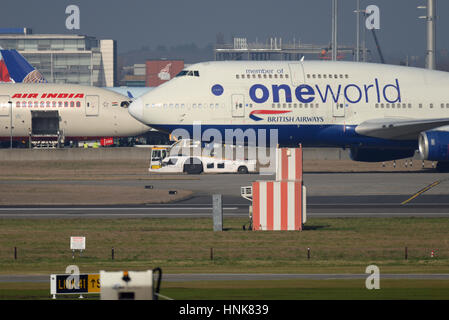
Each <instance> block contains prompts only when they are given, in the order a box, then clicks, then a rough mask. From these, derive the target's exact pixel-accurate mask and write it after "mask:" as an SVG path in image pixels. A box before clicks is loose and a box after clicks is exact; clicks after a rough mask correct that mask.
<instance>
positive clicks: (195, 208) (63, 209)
mask: <svg viewBox="0 0 449 320" xmlns="http://www.w3.org/2000/svg"><path fill="white" fill-rule="evenodd" d="M212 209H213V208H212V207H205V208H199V207H181V208H172V207H145V208H142V207H138V208H133V207H123V208H118V207H110V208H107V207H92V208H90V207H86V208H79V207H78V208H71V207H51V208H46V207H36V208H29V207H25V208H17V207H13V208H0V211H113V210H120V211H138V210H145V211H149V210H212ZM237 209H238V208H237V207H225V208H223V210H237Z"/></svg>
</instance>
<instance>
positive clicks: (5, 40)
mask: <svg viewBox="0 0 449 320" xmlns="http://www.w3.org/2000/svg"><path fill="white" fill-rule="evenodd" d="M0 47H2V48H3V49H16V50H17V51H19V52H20V53H21V54H22V55H23V56H24V57H25V58H26V59H27V60H28V62H29V63H30V64H31V65H33V66H34V67H35V68H36V69H37V70H39V71H40V72H41V73H42V75H43V76H44V77H45V78H46V79H47V81H48V82H52V83H74V84H81V85H90V86H97V87H113V86H116V85H117V43H116V41H115V40H98V39H96V38H95V37H91V36H86V35H74V34H33V33H32V30H31V29H28V28H24V29H0Z"/></svg>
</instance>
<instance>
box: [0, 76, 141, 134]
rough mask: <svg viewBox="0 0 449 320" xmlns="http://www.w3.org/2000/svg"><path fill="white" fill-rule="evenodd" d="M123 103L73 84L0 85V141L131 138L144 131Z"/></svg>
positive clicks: (106, 93) (107, 93) (108, 93)
mask: <svg viewBox="0 0 449 320" xmlns="http://www.w3.org/2000/svg"><path fill="white" fill-rule="evenodd" d="M129 102H130V101H129V99H128V98H127V97H125V96H122V95H119V94H117V93H114V92H111V91H108V90H105V89H102V88H96V87H89V86H80V85H73V84H70V85H69V84H49V83H3V84H0V139H3V140H10V139H11V140H19V139H20V140H28V139H30V140H31V141H34V140H42V139H44V140H45V139H46V140H51V139H58V140H60V139H61V138H64V139H66V140H67V141H68V140H75V141H76V140H93V139H101V138H104V137H122V136H124V137H126V136H135V135H139V134H142V133H144V132H147V131H148V130H150V128H149V127H148V126H146V125H144V124H142V123H141V122H139V121H137V120H135V119H134V118H133V117H131V116H130V115H129V113H128V111H127V107H128V105H129Z"/></svg>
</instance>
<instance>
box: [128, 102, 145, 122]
mask: <svg viewBox="0 0 449 320" xmlns="http://www.w3.org/2000/svg"><path fill="white" fill-rule="evenodd" d="M128 112H129V114H130V115H131V116H133V117H134V118H136V119H137V120H139V121H142V120H143V101H142V99H141V98H138V99H136V100H134V101H133V102H131V104H130V105H129V108H128Z"/></svg>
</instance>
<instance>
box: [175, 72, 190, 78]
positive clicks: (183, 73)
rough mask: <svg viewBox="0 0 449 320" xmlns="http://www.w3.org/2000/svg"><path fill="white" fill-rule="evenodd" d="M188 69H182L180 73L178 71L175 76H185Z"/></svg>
mask: <svg viewBox="0 0 449 320" xmlns="http://www.w3.org/2000/svg"><path fill="white" fill-rule="evenodd" d="M188 72H189V71H187V70H182V71H181V72H180V73H178V74H177V75H176V76H177V77H183V76H185V75H186V74H187V73H188Z"/></svg>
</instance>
